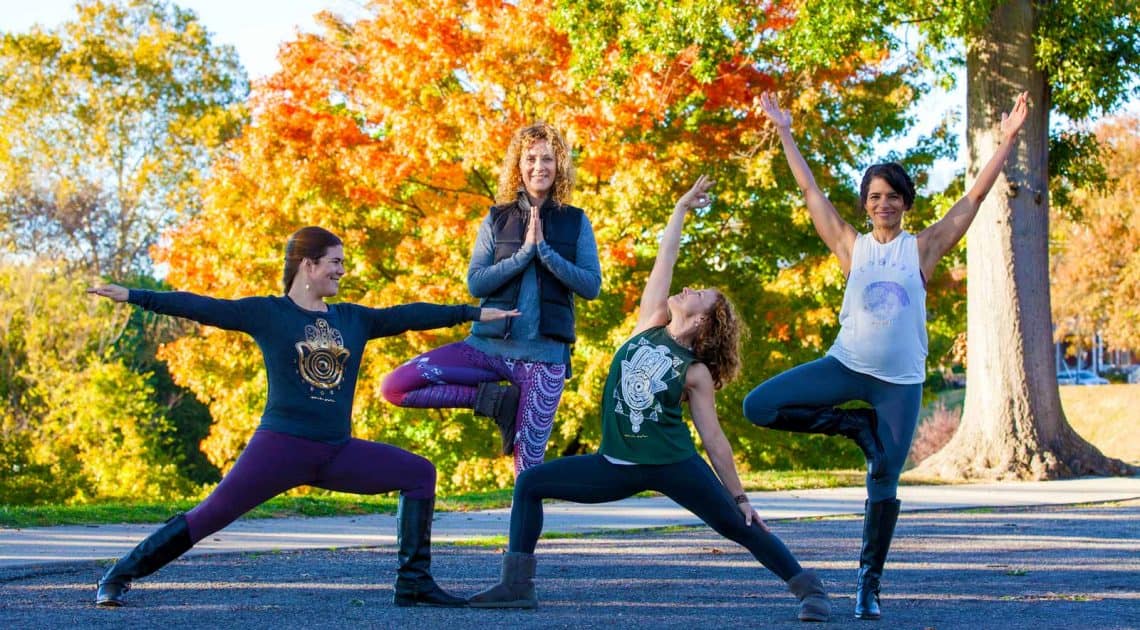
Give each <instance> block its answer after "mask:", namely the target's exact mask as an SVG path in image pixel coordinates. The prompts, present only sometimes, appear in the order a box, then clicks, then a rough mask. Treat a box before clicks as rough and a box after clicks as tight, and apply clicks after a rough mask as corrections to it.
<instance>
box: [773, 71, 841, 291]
mask: <svg viewBox="0 0 1140 630" xmlns="http://www.w3.org/2000/svg"><path fill="white" fill-rule="evenodd" d="M760 108H761V109H762V110H763V111H764V114H765V115H767V116H768V120H771V121H772V124H773V125H775V127H776V133H777V134H778V135H779V136H780V144H781V145H783V147H784V157H786V158H787V159H788V166H789V167H790V168H791V169H792V175H793V176H794V177H795V178H796V184H798V185H799V187H800V191H801V192H803V194H804V203H805V204H806V205H807V209H808V214H809V215H811V222H812V225H814V226H815V231H816V233H817V234H819V237H820V238H821V239H823V242H824V244H825V245H827V248H828V249H830V250H831V253H833V254H835V257H836V258H838V259H839V266H840V267H841V268H842V269H843V273H844V274H845V275H846V274H847V273H848V272H849V271H850V270H851V248H852V247H853V246H854V245H855V237H857V236H858V235H859V234H858V232H856V231H855V228H853V227H851V224H850V223H848V222H846V221H844V220H843V217H841V216H839V212H837V211H836V210H835V206H833V205H831V201H830V200H828V198H827V197H826V196H824V194H823V191H822V190H820V189H819V186H818V185H817V184H816V183H815V177H813V176H812V174H811V169H810V168H808V163H807V160H804V156H803V155H801V154H800V150H799V147H797V146H796V141H795V139H794V138H793V137H792V116H791V114H790V113H788V112H787V111H784V110H782V109H780V106H779V104H778V103H777V102H776V99H775V97H773V96H770V95H769V94H767V93H765V94H762V95H760Z"/></svg>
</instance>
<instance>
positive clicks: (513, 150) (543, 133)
mask: <svg viewBox="0 0 1140 630" xmlns="http://www.w3.org/2000/svg"><path fill="white" fill-rule="evenodd" d="M539 140H546V141H547V142H548V143H550V148H551V150H553V151H554V165H555V169H554V186H553V187H552V188H551V190H550V197H551V199H552V200H554V201H555V202H557V203H559V204H564V203H570V195H571V194H572V193H573V192H574V162H573V160H572V159H571V157H570V147H569V145H567V144H566V139H565V138H563V137H562V134H560V133H558V130H557V129H555V128H554V127H552V126H551V125H549V124H548V123H544V122H538V123H535V124H533V125H530V126H529V127H523V128H522V129H519V130H518V131H516V132H515V135H514V136H512V137H511V143H510V144H509V145H508V146H507V155H506V156H505V157H504V158H503V166H502V168H501V169H499V189H498V191H497V192H496V193H495V203H500V204H503V203H511V202H513V201H514V200H515V199H516V198H517V195H518V194H519V191H520V190H522V188H523V183H522V172H521V170H520V169H519V158H520V157H521V156H522V154H523V151H526V150H527V149H529V148H530V147H531V146H532V145H534V143H535V142H538V141H539Z"/></svg>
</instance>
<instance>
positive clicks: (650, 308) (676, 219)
mask: <svg viewBox="0 0 1140 630" xmlns="http://www.w3.org/2000/svg"><path fill="white" fill-rule="evenodd" d="M712 185H713V181H712V180H711V179H709V178H708V177H707V176H705V175H701V176H700V177H698V178H697V182H696V183H695V184H693V187H692V188H690V189H689V192H687V193H685V194H684V195H682V196H681V198H680V199H678V200H677V205H676V206H674V207H673V214H672V215H670V216H669V223H668V224H667V225H666V226H665V234H664V235H662V237H661V245H660V246H659V247H658V248H657V260H655V261H654V262H653V271H650V272H649V280H648V281H646V283H645V289H644V290H643V291H642V292H641V307H640V309H639V310H638V316H637V328H636V329H635V330H634V331H633V334H635V335H636V334H637V333H639V332H642V331H643V330H647V329H649V328H653V327H654V326H664V325H665V324H666V323H668V321H669V285H670V284H672V282H673V266H674V265H676V264H677V254H678V252H680V250H681V228H682V227H683V226H684V223H685V215H686V214H687V213H688V212H689V210H692V209H694V208H704V207H706V206H708V205H709V195H708V190H709V188H711V187H712Z"/></svg>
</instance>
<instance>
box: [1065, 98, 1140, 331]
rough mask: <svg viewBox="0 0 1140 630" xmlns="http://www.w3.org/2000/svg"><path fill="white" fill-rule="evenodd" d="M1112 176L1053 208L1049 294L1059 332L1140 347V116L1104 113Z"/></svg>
mask: <svg viewBox="0 0 1140 630" xmlns="http://www.w3.org/2000/svg"><path fill="white" fill-rule="evenodd" d="M1095 132H1096V137H1097V140H1098V141H1099V143H1100V145H1101V146H1102V147H1104V148H1105V151H1106V156H1105V160H1104V163H1105V167H1106V170H1107V173H1106V175H1107V177H1108V184H1107V186H1105V187H1104V189H1103V190H1102V189H1098V188H1096V187H1086V188H1079V189H1077V190H1075V191H1074V192H1073V193H1072V209H1073V210H1074V211H1075V212H1070V213H1054V223H1053V229H1052V234H1053V239H1052V241H1053V243H1054V248H1055V251H1054V253H1053V256H1052V274H1051V276H1050V280H1051V297H1052V303H1053V321H1054V322H1056V324H1057V330H1056V339H1057V340H1061V339H1064V338H1066V337H1075V338H1076V339H1077V340H1078V341H1079V342H1081V344H1082V345H1083V346H1084V347H1086V348H1087V347H1090V346H1091V345H1092V342H1093V335H1094V334H1096V333H1100V334H1101V335H1102V336H1103V337H1104V339H1105V342H1106V344H1107V345H1109V346H1110V347H1112V348H1117V349H1123V350H1128V349H1136V348H1140V209H1138V208H1137V199H1138V198H1140V197H1138V196H1140V118H1138V117H1137V116H1136V115H1131V116H1121V117H1118V118H1112V119H1105V120H1102V121H1101V122H1100V123H1099V124H1098V125H1097V126H1096V128H1095Z"/></svg>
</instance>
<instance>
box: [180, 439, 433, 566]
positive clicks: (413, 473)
mask: <svg viewBox="0 0 1140 630" xmlns="http://www.w3.org/2000/svg"><path fill="white" fill-rule="evenodd" d="M297 486H314V487H317V488H325V489H326V490H336V491H339V492H353V493H356V494H379V493H381V492H390V491H392V490H399V491H400V493H401V494H403V495H404V496H406V497H408V498H409V499H430V498H432V497H433V496H435V466H433V465H432V463H431V462H429V461H428V460H426V459H424V458H423V457H420V456H419V455H416V454H414V453H409V452H408V451H405V450H403V449H400V448H396V447H395V446H392V445H390V444H382V443H380V442H369V441H367V440H358V439H356V438H352V439H350V440H349V441H347V442H345V443H343V444H326V443H324V442H315V441H313V440H306V439H305V438H300V437H296V436H293V435H286V434H284V433H277V432H276V431H265V430H258V431H255V432H254V434H253V437H252V438H250V440H249V444H247V445H246V447H245V450H243V451H242V453H241V455H240V456H239V457H238V460H237V462H236V463H235V464H234V467H233V468H232V469H230V471H229V472H228V473H226V476H225V477H223V478H222V481H221V483H219V484H218V487H216V488H214V491H213V492H211V493H210V496H208V497H206V500H205V501H202V502H201V503H199V504H198V505H197V506H195V507H194V509H192V510H190V511H189V512H187V513H186V524H187V525H188V527H189V529H190V541H191V542H192V543H195V544H197V543H198V541H199V540H202V539H203V538H205V537H206V536H209V535H210V534H213V533H214V532H216V531H218V530H220V529H222V528H223V527H225V526H226V525H229V524H230V523H232V522H234V521H235V520H237V518H238V517H239V516H241V515H242V514H245V513H246V512H248V511H250V510H252V509H253V508H255V507H257V506H259V505H261V504H262V503H265V502H266V501H268V500H269V499H272V498H273V497H275V496H277V495H279V494H281V493H282V492H285V491H286V490H289V489H291V488H296V487H297Z"/></svg>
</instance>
